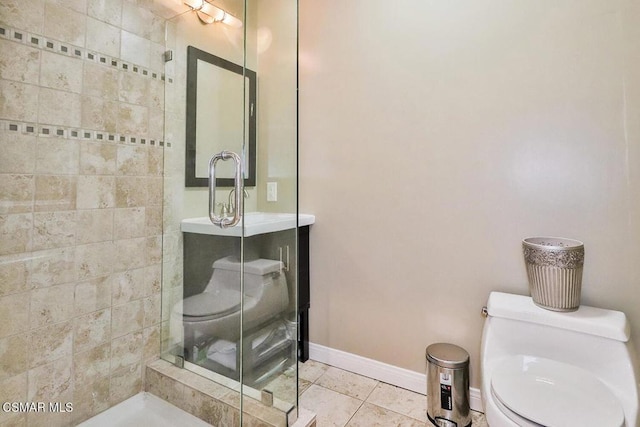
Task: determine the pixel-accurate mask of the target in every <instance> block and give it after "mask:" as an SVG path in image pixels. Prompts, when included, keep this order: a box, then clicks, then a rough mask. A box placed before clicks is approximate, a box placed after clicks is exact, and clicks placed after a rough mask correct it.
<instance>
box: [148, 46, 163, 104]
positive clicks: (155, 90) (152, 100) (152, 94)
mask: <svg viewBox="0 0 640 427" xmlns="http://www.w3.org/2000/svg"><path fill="white" fill-rule="evenodd" d="M162 48H163V49H164V46H162ZM159 57H160V60H161V61H162V53H160V55H159ZM164 89H165V88H164V83H163V82H162V81H161V80H150V81H149V97H148V98H147V99H146V100H145V101H146V102H147V105H148V106H149V108H151V109H157V110H162V108H163V107H164Z"/></svg>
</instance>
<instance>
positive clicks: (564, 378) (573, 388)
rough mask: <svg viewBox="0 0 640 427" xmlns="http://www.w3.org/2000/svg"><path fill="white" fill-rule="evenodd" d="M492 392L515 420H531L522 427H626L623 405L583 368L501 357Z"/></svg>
mask: <svg viewBox="0 0 640 427" xmlns="http://www.w3.org/2000/svg"><path fill="white" fill-rule="evenodd" d="M491 394H492V395H493V396H494V397H495V398H496V401H497V402H496V403H498V404H499V406H500V407H501V409H502V410H503V412H504V413H505V415H507V416H508V417H509V418H511V419H512V420H513V421H516V422H519V421H520V422H521V421H522V420H523V419H524V420H527V421H530V423H519V424H520V425H533V426H535V425H543V426H548V427H556V426H558V427H573V426H585V425H597V426H607V427H609V426H611V427H621V426H624V412H623V410H622V406H621V404H620V402H619V401H618V399H617V398H616V397H615V396H614V395H613V393H612V392H611V391H610V390H609V388H608V387H607V386H605V385H604V384H603V383H602V382H601V381H600V380H599V379H597V378H596V377H595V376H593V375H592V374H590V373H589V372H587V371H586V370H584V369H581V368H578V367H575V366H572V365H568V364H565V363H561V362H557V361H554V360H550V359H545V358H541V357H535V356H524V355H518V356H512V357H508V358H505V359H503V360H502V361H501V363H500V364H498V365H497V366H496V368H494V370H493V372H492V374H491ZM504 409H507V411H504ZM514 418H515V419H514Z"/></svg>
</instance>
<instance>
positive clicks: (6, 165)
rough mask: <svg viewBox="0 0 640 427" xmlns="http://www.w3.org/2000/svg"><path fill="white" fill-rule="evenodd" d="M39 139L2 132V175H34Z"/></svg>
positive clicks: (0, 136) (0, 163)
mask: <svg viewBox="0 0 640 427" xmlns="http://www.w3.org/2000/svg"><path fill="white" fill-rule="evenodd" d="M36 141H37V138H36V137H35V136H31V135H22V134H19V133H16V132H8V131H5V130H0V150H2V156H0V173H33V171H34V169H35V163H36V162H35V159H36V156H35V153H36Z"/></svg>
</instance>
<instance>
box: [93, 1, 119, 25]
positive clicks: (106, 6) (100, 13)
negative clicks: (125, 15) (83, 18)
mask: <svg viewBox="0 0 640 427" xmlns="http://www.w3.org/2000/svg"><path fill="white" fill-rule="evenodd" d="M87 13H88V15H89V16H91V17H93V18H96V19H99V20H101V21H104V22H107V23H109V24H111V25H117V26H119V25H120V24H121V23H122V0H87Z"/></svg>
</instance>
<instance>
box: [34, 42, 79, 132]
mask: <svg viewBox="0 0 640 427" xmlns="http://www.w3.org/2000/svg"><path fill="white" fill-rule="evenodd" d="M82 65H83V61H82V60H81V59H77V58H74V57H71V56H64V55H60V54H58V53H53V52H47V51H44V52H42V65H41V66H40V85H41V86H44V87H48V88H51V89H58V90H65V91H68V92H74V93H81V92H82ZM51 123H57V122H51Z"/></svg>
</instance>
